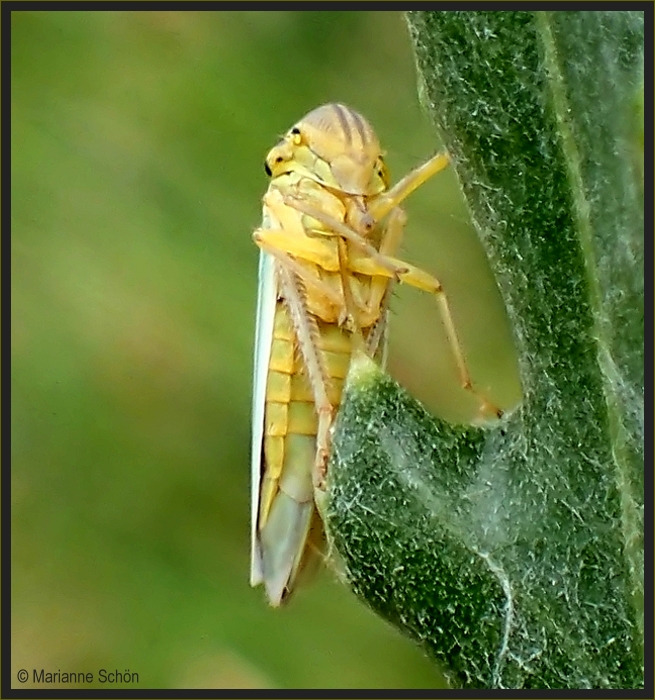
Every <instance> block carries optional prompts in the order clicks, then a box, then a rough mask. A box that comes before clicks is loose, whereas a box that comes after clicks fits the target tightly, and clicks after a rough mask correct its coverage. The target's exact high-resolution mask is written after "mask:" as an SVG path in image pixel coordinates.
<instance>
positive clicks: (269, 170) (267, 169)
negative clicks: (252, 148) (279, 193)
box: [264, 161, 273, 177]
mask: <svg viewBox="0 0 655 700" xmlns="http://www.w3.org/2000/svg"><path fill="white" fill-rule="evenodd" d="M264 170H265V171H266V174H267V175H268V176H269V177H271V175H272V174H273V172H272V171H271V169H270V168H269V167H268V163H267V162H266V161H264Z"/></svg>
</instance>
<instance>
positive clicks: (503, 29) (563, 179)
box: [326, 11, 644, 688]
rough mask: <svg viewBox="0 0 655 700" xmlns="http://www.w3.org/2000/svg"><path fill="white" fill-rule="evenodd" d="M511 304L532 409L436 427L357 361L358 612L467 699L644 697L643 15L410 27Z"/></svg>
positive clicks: (336, 525) (445, 16) (338, 479)
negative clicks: (419, 653) (543, 691)
mask: <svg viewBox="0 0 655 700" xmlns="http://www.w3.org/2000/svg"><path fill="white" fill-rule="evenodd" d="M408 22H409V27H410V32H411V35H412V38H413V40H414V43H415V48H416V54H417V63H418V66H419V70H420V72H421V81H422V82H423V83H424V89H425V100H426V103H427V105H428V107H429V110H430V113H431V116H432V118H433V120H434V123H435V125H436V127H437V128H438V130H439V132H440V135H441V137H442V138H443V141H444V142H445V144H446V145H447V148H448V150H449V152H450V153H451V156H452V159H453V166H454V168H455V170H456V172H457V175H458V177H459V180H460V183H461V187H462V189H463V191H464V194H465V196H466V199H467V202H468V206H469V208H470V213H471V217H472V220H473V222H474V225H475V226H476V229H477V231H478V233H479V236H480V239H481V241H482V244H483V246H484V247H485V249H486V252H487V255H488V257H489V261H490V264H491V267H492V270H493V272H494V274H495V277H496V281H497V284H498V286H499V289H500V291H501V294H502V296H503V299H504V302H505V305H506V308H507V313H508V316H509V319H510V323H511V326H512V330H513V334H514V341H515V344H516V347H517V350H518V354H519V371H520V377H521V383H522V388H523V400H522V403H521V405H520V406H519V407H518V408H517V409H515V410H514V411H513V412H512V413H511V414H510V415H507V416H505V417H504V418H503V419H502V420H501V421H500V422H499V423H498V424H495V425H492V426H488V427H485V428H480V427H456V426H453V425H450V424H447V423H445V422H443V421H440V420H435V419H434V418H433V417H432V416H430V415H429V414H427V413H426V412H425V410H424V409H423V408H422V407H421V406H420V405H419V404H418V403H417V402H416V401H415V400H413V399H412V398H411V397H410V396H409V395H407V394H406V392H404V391H403V390H402V389H400V388H399V387H398V386H397V385H396V384H395V383H394V382H393V381H392V380H391V379H390V378H389V377H387V376H385V375H384V374H383V373H382V372H381V371H380V370H378V369H377V367H375V365H373V364H372V363H371V362H370V361H368V360H367V359H365V358H360V359H358V360H356V361H355V362H353V366H352V369H351V373H350V376H349V379H348V383H347V388H346V392H345V397H344V401H343V404H342V408H341V411H340V414H339V419H338V423H337V426H336V430H335V436H334V451H333V455H332V460H331V464H330V472H329V484H328V486H329V489H328V497H327V500H326V518H327V524H328V533H329V537H330V540H331V542H332V543H333V545H334V547H335V548H336V550H337V551H338V553H339V555H340V558H341V560H342V563H343V567H344V571H345V574H346V577H347V579H348V581H349V583H350V585H351V586H352V588H353V590H354V591H355V592H356V593H357V594H358V595H359V596H361V597H362V598H363V599H364V600H365V601H366V602H367V604H368V605H370V606H371V607H372V608H373V609H374V610H376V611H377V612H378V613H379V614H381V615H382V616H384V617H385V618H386V619H388V620H390V621H391V622H392V623H393V624H394V625H396V626H397V627H398V628H400V629H401V630H402V631H404V632H405V633H406V634H408V635H409V636H410V637H411V638H413V639H415V640H417V641H418V642H419V643H421V644H422V645H424V647H425V648H426V649H427V650H428V652H429V653H430V654H432V655H433V656H434V657H435V658H437V659H438V660H440V661H441V662H443V664H444V665H445V666H446V667H447V668H448V669H449V680H450V682H451V683H452V684H453V685H461V686H466V687H487V688H491V687H495V688H500V687H506V688H634V687H641V686H643V387H644V371H643V342H644V335H643V313H644V311H643V309H644V300H643V243H644V240H643V193H642V185H641V174H640V172H639V169H638V168H636V167H635V158H634V148H633V145H634V132H635V129H634V114H635V107H634V105H635V103H636V102H638V99H639V98H638V95H639V90H640V89H641V85H642V82H641V81H642V74H643V73H642V71H643V66H642V61H643V13H640V12H616V11H608V12H554V13H546V12H536V13H534V12H410V13H408Z"/></svg>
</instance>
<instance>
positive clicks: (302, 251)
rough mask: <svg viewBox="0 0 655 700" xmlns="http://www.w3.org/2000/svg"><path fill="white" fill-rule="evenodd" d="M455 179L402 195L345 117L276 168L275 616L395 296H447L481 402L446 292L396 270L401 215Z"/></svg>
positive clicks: (317, 116)
mask: <svg viewBox="0 0 655 700" xmlns="http://www.w3.org/2000/svg"><path fill="white" fill-rule="evenodd" d="M447 165H448V156H447V154H445V153H439V154H437V155H435V156H434V157H432V158H430V160H428V161H427V162H426V163H425V164H424V165H422V166H420V167H418V168H416V169H415V170H413V171H411V172H410V173H409V174H408V175H407V176H406V177H404V178H403V179H402V180H400V182H398V183H397V184H396V185H394V186H393V187H391V188H390V187H389V178H388V174H387V169H386V167H385V164H384V160H383V158H382V151H381V149H380V144H379V142H378V139H377V137H376V135H375V132H374V131H373V129H372V128H371V126H370V125H369V123H368V122H367V121H366V120H365V119H364V117H362V116H361V115H360V114H359V113H358V112H356V111H355V110H353V109H351V108H349V107H346V106H345V105H342V104H337V103H335V104H326V105H323V106H321V107H318V108H317V109H315V110H313V111H312V112H310V113H309V114H307V115H306V116H305V117H303V118H302V119H301V120H300V121H299V122H298V123H297V124H295V125H294V126H293V127H292V128H291V129H290V130H289V131H288V132H287V134H286V135H285V136H284V138H283V139H282V140H281V141H280V142H279V143H278V144H277V145H276V146H274V147H273V148H272V149H271V151H270V152H269V154H268V155H267V157H266V164H265V168H266V172H267V174H268V175H269V176H270V178H271V180H270V184H269V187H268V190H267V192H266V194H265V195H264V201H263V222H262V226H261V228H259V229H257V230H256V231H255V233H254V234H253V238H254V240H255V243H256V244H257V245H258V246H259V248H260V266H259V297H258V305H257V331H256V340H255V373H254V394H253V443H252V533H251V534H252V542H251V573H250V581H251V585H253V586H256V585H259V584H261V583H263V584H264V587H265V590H266V595H267V597H268V600H269V602H270V604H271V605H273V606H278V605H280V603H282V602H283V601H284V600H285V598H286V597H287V596H288V595H289V593H290V592H291V591H292V590H293V589H294V587H295V585H296V583H297V581H298V577H299V574H300V572H301V571H302V570H303V568H304V567H305V565H306V563H307V560H308V558H309V557H310V555H311V554H312V552H320V550H321V547H322V544H323V531H322V524H321V520H320V516H319V515H318V512H317V510H316V506H315V502H314V493H315V490H319V491H322V490H324V488H325V485H324V482H325V474H326V469H327V461H328V457H329V454H330V429H331V426H332V423H333V420H334V417H335V415H336V411H337V409H338V407H339V403H340V400H341V392H342V387H343V381H344V378H345V376H346V374H347V372H348V367H349V364H350V357H351V354H352V352H353V350H354V348H355V347H357V346H359V347H361V348H362V349H363V350H364V351H365V352H367V353H368V354H369V355H370V356H372V357H377V358H380V357H381V356H382V355H383V354H384V349H385V343H386V335H385V329H386V314H387V302H388V299H389V296H390V291H391V288H392V286H393V283H394V282H403V283H405V284H409V285H411V286H413V287H417V288H419V289H422V290H424V291H427V292H429V293H431V294H434V295H435V297H436V299H437V301H438V304H439V308H440V312H441V317H442V320H443V323H444V326H445V329H446V333H447V334H448V338H449V341H450V344H451V347H452V350H453V354H454V357H455V360H456V362H457V367H458V369H459V374H460V377H461V381H462V384H463V386H464V387H466V388H468V389H470V390H472V387H471V380H470V376H469V372H468V369H467V367H466V363H465V361H464V356H463V353H462V350H461V347H460V344H459V341H458V339H457V334H456V332H455V326H454V323H453V320H452V316H451V313H450V309H449V306H448V301H447V299H446V296H445V295H444V293H443V291H442V287H441V284H440V283H439V281H438V280H437V279H436V278H435V277H433V276H432V275H430V274H428V273H427V272H424V271H423V270H420V269H419V268H417V267H414V266H413V265H410V264H408V263H406V262H404V261H402V260H399V259H397V258H395V257H393V256H394V254H395V252H396V250H397V248H398V246H399V244H400V240H401V236H402V233H403V228H404V225H405V220H406V217H405V214H404V212H403V211H402V209H400V207H399V205H400V203H401V202H402V201H403V200H404V199H405V198H406V197H407V196H408V195H410V194H411V193H412V192H413V191H414V190H415V189H416V188H417V187H419V186H420V185H421V184H423V183H424V182H425V181H426V180H428V179H429V178H430V177H432V176H433V175H435V174H436V173H438V172H439V171H440V170H443V169H444V168H445V167H446V166H447ZM481 402H482V404H483V406H485V408H487V410H488V407H489V404H485V402H484V400H483V399H482V398H481ZM491 408H492V410H495V409H493V407H491ZM498 413H499V412H498Z"/></svg>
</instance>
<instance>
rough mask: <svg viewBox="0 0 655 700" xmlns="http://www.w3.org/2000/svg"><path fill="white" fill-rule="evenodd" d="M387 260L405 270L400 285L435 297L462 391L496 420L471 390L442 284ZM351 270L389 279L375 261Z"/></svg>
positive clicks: (361, 261) (356, 263)
mask: <svg viewBox="0 0 655 700" xmlns="http://www.w3.org/2000/svg"><path fill="white" fill-rule="evenodd" d="M388 260H389V262H390V263H391V264H393V265H397V266H398V267H399V268H405V270H406V271H405V272H401V273H400V274H399V280H400V282H403V283H404V284H408V285H410V286H411V287H416V288H417V289H421V290H423V291H425V292H428V293H430V294H433V295H434V297H435V299H436V301H437V304H438V307H439V313H440V314H441V320H442V322H443V325H444V327H445V329H446V336H447V338H448V343H449V344H450V347H451V350H452V353H453V356H454V358H455V363H456V365H457V370H458V372H459V376H460V381H461V384H462V386H463V387H464V389H466V390H467V391H470V392H472V393H473V394H474V395H475V396H476V397H477V398H478V400H479V401H480V410H481V413H482V414H483V415H485V414H487V415H488V414H493V415H494V416H496V417H498V418H499V417H500V416H501V415H502V410H501V409H500V408H498V407H497V406H495V405H494V404H493V403H492V402H491V401H489V400H488V399H487V398H486V397H485V396H484V395H483V394H481V393H480V392H479V391H477V390H476V389H475V388H474V387H473V383H472V381H471V375H470V373H469V370H468V366H467V364H466V360H465V359H464V352H463V350H462V346H461V343H460V341H459V337H458V335H457V330H456V328H455V323H454V321H453V316H452V313H451V311H450V304H449V302H448V297H447V296H446V293H445V292H444V290H443V286H442V284H441V282H439V280H438V279H437V278H436V277H434V276H433V275H431V274H430V273H428V272H425V271H424V270H421V269H420V268H418V267H415V266H414V265H410V264H409V263H406V262H404V261H402V260H398V259H397V258H393V257H388ZM350 266H351V269H352V270H353V271H354V272H359V273H361V274H364V275H370V276H371V277H376V276H378V277H390V274H389V272H388V270H387V268H386V267H376V265H375V262H374V261H372V260H369V259H367V258H364V257H361V258H352V259H351V260H350Z"/></svg>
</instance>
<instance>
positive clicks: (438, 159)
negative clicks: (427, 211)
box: [368, 152, 450, 221]
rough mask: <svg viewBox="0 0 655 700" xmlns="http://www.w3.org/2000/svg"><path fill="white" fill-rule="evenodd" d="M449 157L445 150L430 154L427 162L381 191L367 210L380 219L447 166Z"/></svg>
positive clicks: (377, 219) (376, 218)
mask: <svg viewBox="0 0 655 700" xmlns="http://www.w3.org/2000/svg"><path fill="white" fill-rule="evenodd" d="M449 162H450V159H449V157H448V154H447V153H446V152H442V153H437V154H436V155H435V156H432V158H430V160H429V161H427V163H423V165H419V167H418V168H415V169H414V170H412V171H411V172H409V173H408V174H407V175H405V177H404V178H403V179H402V180H400V181H399V182H397V183H396V184H395V185H394V186H393V187H392V188H391V189H390V190H388V191H387V192H383V193H382V194H381V195H380V196H379V197H376V198H375V199H374V200H373V201H372V202H370V203H369V205H368V212H369V214H371V216H372V217H373V218H374V219H375V221H380V220H381V219H383V218H384V217H385V216H386V215H387V214H388V213H389V212H390V211H391V210H392V209H394V208H395V207H397V206H398V205H399V204H400V203H401V202H403V200H405V199H407V197H409V195H410V194H412V192H414V190H416V189H417V188H418V187H420V186H421V185H422V184H423V183H425V182H426V181H427V180H429V179H430V178H431V177H432V176H433V175H436V174H437V173H439V172H441V171H442V170H443V169H444V168H446V167H448V163H449Z"/></svg>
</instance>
